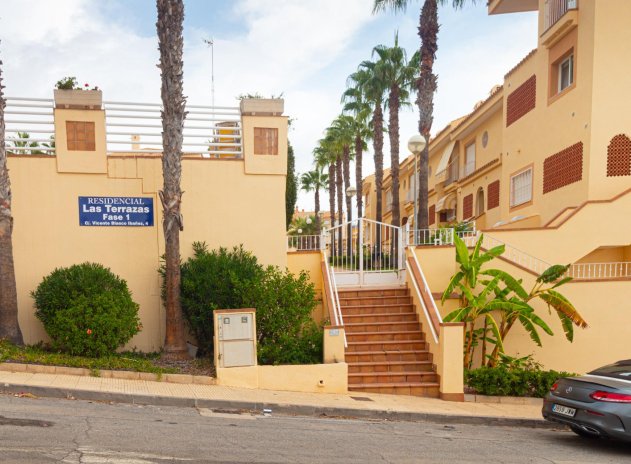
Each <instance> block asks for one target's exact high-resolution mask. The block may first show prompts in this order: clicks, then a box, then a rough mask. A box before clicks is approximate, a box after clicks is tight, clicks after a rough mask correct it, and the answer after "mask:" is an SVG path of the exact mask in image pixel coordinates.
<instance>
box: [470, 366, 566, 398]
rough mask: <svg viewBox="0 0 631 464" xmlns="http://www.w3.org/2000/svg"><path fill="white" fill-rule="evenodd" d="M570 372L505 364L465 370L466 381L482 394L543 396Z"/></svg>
mask: <svg viewBox="0 0 631 464" xmlns="http://www.w3.org/2000/svg"><path fill="white" fill-rule="evenodd" d="M573 375H575V374H571V373H569V372H557V371H543V370H538V369H519V368H512V369H509V368H507V367H504V366H499V367H480V368H478V369H472V370H465V373H464V381H465V384H466V385H468V386H469V387H470V388H472V389H474V390H475V392H476V393H478V394H480V395H492V396H533V397H537V398H543V397H544V396H545V395H546V393H548V392H549V391H550V387H552V385H553V384H554V382H556V381H557V380H558V379H560V378H561V377H571V376H573Z"/></svg>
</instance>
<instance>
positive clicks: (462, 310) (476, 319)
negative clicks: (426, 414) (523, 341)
mask: <svg viewBox="0 0 631 464" xmlns="http://www.w3.org/2000/svg"><path fill="white" fill-rule="evenodd" d="M483 241H484V236H483V235H481V236H480V237H479V238H478V240H477V242H476V244H475V247H474V248H473V251H472V252H471V253H469V250H468V248H467V246H466V244H465V243H464V241H463V240H462V239H460V238H459V237H458V236H455V237H454V243H455V246H456V261H457V263H458V265H459V268H460V269H459V271H458V272H456V274H454V276H453V277H452V278H451V280H450V282H449V285H448V286H447V288H446V289H445V291H444V292H443V295H442V298H441V301H442V302H443V303H444V302H445V300H446V299H447V298H448V297H449V296H450V295H451V294H452V293H453V292H454V290H459V291H460V307H459V308H458V309H456V310H455V311H452V312H451V313H449V314H448V315H447V316H445V321H456V322H464V323H465V335H464V359H463V361H464V366H465V367H466V368H470V367H471V365H472V363H473V357H474V351H475V349H476V348H477V346H478V345H479V342H480V341H481V342H482V364H483V365H484V364H487V365H489V366H493V365H496V364H497V362H498V359H499V358H500V356H501V355H503V354H504V340H505V339H506V336H507V335H508V334H509V332H510V330H511V329H512V328H513V326H514V325H515V324H516V323H519V324H520V325H521V326H522V327H523V328H524V329H525V330H526V332H527V333H528V335H529V336H530V338H531V340H532V341H533V342H534V343H535V344H537V345H538V346H541V345H542V342H541V336H540V334H539V331H540V330H543V331H544V332H545V333H547V334H548V335H553V332H552V329H550V327H549V326H548V324H547V323H546V322H545V321H544V320H543V319H542V318H541V317H539V316H538V315H537V314H536V312H535V309H534V308H533V306H532V305H531V304H530V303H531V301H532V300H534V299H536V298H539V299H541V300H543V301H544V302H545V303H546V304H547V305H548V308H549V311H550V312H552V310H553V309H554V311H555V312H556V313H557V315H558V317H559V319H560V320H561V325H562V327H563V330H564V332H565V336H566V338H567V339H568V340H569V341H570V342H571V341H572V340H573V336H574V325H576V326H578V327H582V328H585V327H587V323H586V322H585V320H584V319H583V317H582V316H581V315H580V314H579V312H578V311H577V310H576V308H575V307H574V306H573V305H572V303H571V302H570V301H569V300H568V299H567V298H565V297H564V296H563V295H561V294H560V293H559V292H557V291H556V290H555V289H556V288H558V287H560V286H561V285H564V284H566V283H567V282H569V281H570V280H571V278H570V277H563V276H564V274H565V273H566V272H567V269H568V267H569V266H563V265H554V266H551V267H550V268H549V269H547V270H546V271H544V272H543V273H542V274H541V275H540V276H538V277H537V279H536V281H535V284H534V286H533V288H532V290H531V291H530V292H527V291H526V290H525V289H524V287H523V286H522V281H521V280H517V279H515V278H514V277H513V276H511V275H510V274H509V273H507V272H506V271H502V270H499V269H482V266H483V265H484V264H486V263H488V262H489V261H491V260H493V259H494V258H496V257H498V256H500V255H501V254H502V253H504V245H500V246H497V247H494V248H491V249H490V250H488V251H483V250H482V243H483ZM476 288H479V289H481V290H480V291H479V293H477V295H476V294H475V290H476ZM498 318H499V323H498V322H497V319H498ZM489 343H490V344H492V345H493V350H492V352H491V354H490V355H488V356H487V344H489Z"/></svg>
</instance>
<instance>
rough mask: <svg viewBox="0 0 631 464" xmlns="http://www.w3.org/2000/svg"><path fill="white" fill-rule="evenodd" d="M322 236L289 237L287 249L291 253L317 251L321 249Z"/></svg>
mask: <svg viewBox="0 0 631 464" xmlns="http://www.w3.org/2000/svg"><path fill="white" fill-rule="evenodd" d="M320 245H321V236H320V235H288V236H287V249H288V250H290V251H317V250H320V248H321V246H320Z"/></svg>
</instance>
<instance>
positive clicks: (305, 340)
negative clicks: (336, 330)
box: [162, 242, 322, 364]
mask: <svg viewBox="0 0 631 464" xmlns="http://www.w3.org/2000/svg"><path fill="white" fill-rule="evenodd" d="M162 272H163V271H162ZM314 307H315V290H314V288H313V285H312V284H311V283H310V282H309V279H308V276H307V274H306V273H302V274H300V275H299V276H298V277H294V276H293V275H292V274H291V273H289V272H287V271H281V270H279V269H278V268H275V267H268V268H263V266H262V265H260V264H259V263H258V260H257V259H256V256H254V255H253V254H252V253H250V252H248V251H245V250H244V249H243V247H242V246H239V247H234V248H233V249H232V250H227V249H226V248H220V249H219V250H213V251H209V250H208V248H207V246H206V244H205V243H199V242H196V243H194V244H193V256H192V257H191V258H189V259H188V260H187V261H186V262H185V263H184V264H182V310H183V313H184V316H185V318H186V320H187V322H188V325H189V327H190V329H191V331H192V332H193V334H194V335H195V337H196V338H197V341H198V344H199V350H198V355H199V356H204V355H207V354H208V353H210V352H212V349H213V334H214V320H213V310H215V309H238V308H256V325H257V340H258V353H257V354H258V359H259V363H260V364H301V363H317V362H321V359H322V330H321V329H320V328H318V327H317V326H316V325H315V323H314V322H313V321H312V319H311V312H312V310H313V308H314Z"/></svg>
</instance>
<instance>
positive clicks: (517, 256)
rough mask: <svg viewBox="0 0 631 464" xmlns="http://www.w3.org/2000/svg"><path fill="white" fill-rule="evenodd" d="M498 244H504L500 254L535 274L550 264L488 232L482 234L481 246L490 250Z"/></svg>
mask: <svg viewBox="0 0 631 464" xmlns="http://www.w3.org/2000/svg"><path fill="white" fill-rule="evenodd" d="M468 245H469V244H468ZM500 245H504V253H503V254H502V257H503V258H506V259H508V260H509V261H511V262H513V263H514V264H517V265H519V266H521V267H523V268H526V269H528V270H530V271H532V272H535V273H536V274H541V273H542V272H543V271H545V270H546V269H548V268H549V267H550V266H552V264H550V263H548V262H547V261H544V260H543V259H539V258H537V257H535V256H532V255H531V254H528V253H526V252H525V251H522V250H520V249H518V248H515V247H514V246H511V245H507V244H506V243H504V242H502V241H501V240H498V239H496V238H494V237H491V236H490V235H488V234H484V239H483V242H482V247H483V248H485V249H487V250H490V249H491V248H494V247H496V246H500ZM469 246H472V245H469Z"/></svg>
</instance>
